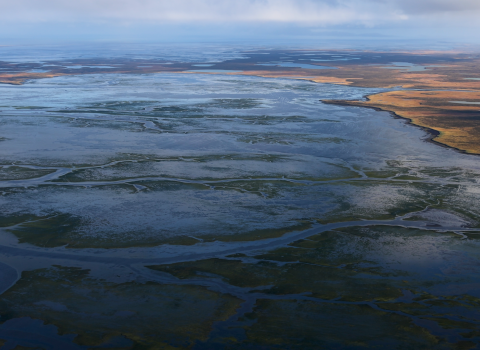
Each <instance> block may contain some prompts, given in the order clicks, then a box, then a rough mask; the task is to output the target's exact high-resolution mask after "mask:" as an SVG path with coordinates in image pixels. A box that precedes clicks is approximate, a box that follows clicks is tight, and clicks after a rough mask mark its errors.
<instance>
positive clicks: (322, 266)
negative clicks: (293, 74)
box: [0, 53, 480, 350]
mask: <svg viewBox="0 0 480 350" xmlns="http://www.w3.org/2000/svg"><path fill="white" fill-rule="evenodd" d="M231 55H234V54H233V53H231ZM227 56H228V55H227ZM165 60H167V58H165ZM90 61H91V60H90ZM190 61H192V62H196V61H195V60H193V59H191V60H190ZM197 61H200V60H198V59H197ZM83 66H85V67H86V66H92V67H93V66H94V65H92V63H91V62H89V63H88V64H87V63H85V64H83ZM83 66H82V67H83ZM197 66H198V64H197ZM32 67H33V66H32ZM83 69H84V68H82V69H79V70H83ZM0 91H1V93H0V105H1V107H0V125H1V128H0V140H1V141H0V283H1V285H0V292H2V294H1V295H0V344H1V345H3V347H2V349H3V348H5V349H7V350H8V349H14V348H18V349H22V348H34V349H103V348H110V349H387V348H388V349H478V348H479V346H478V344H479V343H480V312H479V310H480V283H479V278H480V249H479V248H480V207H479V206H478V203H479V202H480V183H479V179H480V158H479V157H478V156H476V155H471V154H463V153H460V152H457V151H455V150H453V149H449V148H445V147H440V146H439V145H436V144H434V143H431V142H428V138H429V135H428V134H427V133H426V132H425V131H424V130H422V129H420V128H417V127H415V126H413V125H410V124H408V123H406V121H405V120H401V119H395V118H393V117H392V116H391V114H389V113H388V112H382V111H375V110H372V109H368V108H363V107H359V106H346V105H345V106H344V105H334V104H325V103H323V102H322V100H336V101H338V100H350V101H353V100H361V99H363V98H364V96H367V95H372V94H378V93H388V92H389V91H391V90H389V89H375V88H361V87H354V86H341V85H332V84H322V83H315V82H311V81H305V80H295V79H283V78H262V77H254V76H245V75H226V74H225V75H223V74H218V75H214V74H195V73H188V74H183V73H172V72H165V73H161V74H160V73H158V74H157V73H148V72H136V73H130V74H118V73H108V74H107V73H92V72H90V71H89V74H83V73H82V72H81V73H79V74H78V75H65V76H57V77H53V78H48V79H41V80H35V79H34V80H29V81H27V82H25V83H24V84H23V85H0Z"/></svg>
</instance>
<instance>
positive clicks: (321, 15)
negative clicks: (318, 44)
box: [0, 0, 480, 44]
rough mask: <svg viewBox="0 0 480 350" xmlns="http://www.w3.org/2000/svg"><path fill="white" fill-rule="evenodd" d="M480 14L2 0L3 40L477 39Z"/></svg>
mask: <svg viewBox="0 0 480 350" xmlns="http://www.w3.org/2000/svg"><path fill="white" fill-rule="evenodd" d="M479 18H480V0H77V1H74V0H0V30H1V31H0V39H3V40H4V41H5V40H9V39H12V40H15V39H17V38H32V39H36V40H37V39H40V38H42V39H44V40H49V39H52V40H55V39H69V38H72V39H75V40H79V39H80V40H81V39H86V40H90V39H98V40H108V39H115V40H120V39H121V38H122V37H125V38H128V39H129V40H137V39H138V40H140V39H142V38H143V39H145V40H154V39H155V38H159V39H160V40H162V39H165V38H168V37H170V38H172V39H174V38H175V37H177V36H179V37H180V36H181V37H182V38H184V39H185V38H188V37H191V38H193V39H194V40H201V39H202V37H203V38H204V39H205V40H228V39H229V37H232V38H235V39H242V35H243V37H244V39H245V40H248V39H252V38H262V37H264V38H265V39H268V38H275V37H277V38H281V37H283V38H290V40H293V39H294V38H296V37H298V38H301V37H308V38H315V37H316V36H318V37H321V36H328V35H330V36H338V37H345V38H348V37H359V36H360V37H361V36H362V35H365V36H368V37H375V36H378V37H379V38H389V37H391V38H396V39H398V38H400V39H410V38H426V39H436V40H441V39H445V40H458V41H470V42H475V41H476V40H478V39H480V35H479V34H477V32H480V25H478V24H477V23H476V22H480V21H479V20H478V19H479ZM242 33H243V34H242ZM0 44H1V43H0Z"/></svg>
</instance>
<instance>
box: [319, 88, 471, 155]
mask: <svg viewBox="0 0 480 350" xmlns="http://www.w3.org/2000/svg"><path fill="white" fill-rule="evenodd" d="M407 91H408V90H407ZM383 93H384V92H380V93H376V94H371V95H366V96H364V98H365V99H366V100H367V101H366V102H369V101H371V99H370V96H374V95H379V94H383ZM320 101H321V102H322V103H325V104H331V105H337V106H348V107H361V108H370V109H373V110H375V111H379V112H388V113H389V114H390V115H391V116H392V117H393V118H395V119H402V120H405V121H406V123H407V124H410V125H413V126H415V127H417V128H420V129H422V130H423V131H425V132H426V133H427V135H428V137H426V138H425V140H426V141H428V142H431V143H433V144H435V145H437V146H441V147H445V148H449V149H453V150H455V151H457V152H459V153H463V154H469V155H475V156H480V152H478V153H477V152H468V151H467V150H465V149H461V148H459V147H455V146H452V145H449V144H447V143H443V142H441V141H439V140H438V139H437V138H438V137H439V136H440V135H441V132H440V131H439V130H436V129H434V128H432V127H428V126H423V125H419V124H417V123H415V121H414V120H413V119H411V118H408V117H404V116H402V115H400V114H398V113H397V112H395V111H393V110H390V109H386V108H382V107H378V106H374V105H367V104H363V103H362V101H358V100H352V101H349V100H320Z"/></svg>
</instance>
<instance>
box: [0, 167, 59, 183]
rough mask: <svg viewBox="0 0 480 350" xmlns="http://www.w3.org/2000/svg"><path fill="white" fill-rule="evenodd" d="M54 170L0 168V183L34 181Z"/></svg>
mask: <svg viewBox="0 0 480 350" xmlns="http://www.w3.org/2000/svg"><path fill="white" fill-rule="evenodd" d="M54 172H55V169H29V168H23V167H20V166H4V167H1V168H0V181H7V180H25V179H34V178H37V177H41V176H45V175H48V174H51V173H54Z"/></svg>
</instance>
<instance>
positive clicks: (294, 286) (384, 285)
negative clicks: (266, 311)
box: [149, 258, 402, 301]
mask: <svg viewBox="0 0 480 350" xmlns="http://www.w3.org/2000/svg"><path fill="white" fill-rule="evenodd" d="M149 268H151V269H153V270H157V271H162V272H167V273H170V274H172V275H174V276H176V277H178V278H181V279H188V278H193V277H204V274H205V273H207V274H209V275H210V274H214V275H217V276H219V277H221V278H222V279H223V280H224V281H225V282H227V283H229V284H231V285H234V286H238V287H247V288H260V287H264V286H268V287H267V289H264V290H263V291H264V292H265V293H269V294H280V295H282V294H298V293H311V294H312V296H314V297H317V298H321V299H335V298H341V300H346V301H367V300H393V299H396V298H398V297H400V296H401V295H402V292H401V291H400V290H399V289H398V288H396V287H395V286H393V285H392V283H389V281H386V280H376V279H366V278H362V277H360V276H358V273H357V272H355V271H353V270H348V269H336V268H331V267H325V266H317V265H311V264H300V263H294V264H285V265H277V264H276V263H273V262H269V261H259V262H257V263H243V262H242V261H241V260H226V259H218V258H214V259H207V260H200V261H194V262H183V263H176V264H171V265H157V266H149Z"/></svg>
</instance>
